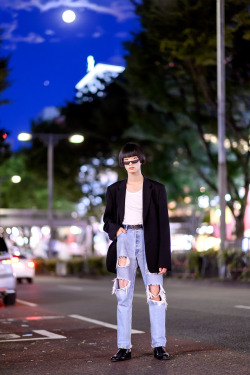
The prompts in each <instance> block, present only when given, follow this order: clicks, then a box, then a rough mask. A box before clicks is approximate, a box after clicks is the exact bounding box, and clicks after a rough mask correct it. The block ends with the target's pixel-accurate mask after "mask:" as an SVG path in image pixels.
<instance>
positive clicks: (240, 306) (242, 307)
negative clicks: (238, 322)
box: [234, 305, 250, 310]
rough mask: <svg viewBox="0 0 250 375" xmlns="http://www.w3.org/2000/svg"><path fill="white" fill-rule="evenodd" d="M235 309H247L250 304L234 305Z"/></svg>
mask: <svg viewBox="0 0 250 375" xmlns="http://www.w3.org/2000/svg"><path fill="white" fill-rule="evenodd" d="M234 307H236V309H247V310H250V306H245V305H235V306H234Z"/></svg>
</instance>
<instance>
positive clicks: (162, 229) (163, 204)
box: [158, 185, 171, 270]
mask: <svg viewBox="0 0 250 375" xmlns="http://www.w3.org/2000/svg"><path fill="white" fill-rule="evenodd" d="M158 204H159V210H158V212H159V235H160V241H159V244H160V247H159V261H158V266H159V267H161V268H167V269H168V270H171V239H170V226H169V217H168V202H167V193H166V189H165V186H164V185H162V186H161V188H160V191H159V202H158Z"/></svg>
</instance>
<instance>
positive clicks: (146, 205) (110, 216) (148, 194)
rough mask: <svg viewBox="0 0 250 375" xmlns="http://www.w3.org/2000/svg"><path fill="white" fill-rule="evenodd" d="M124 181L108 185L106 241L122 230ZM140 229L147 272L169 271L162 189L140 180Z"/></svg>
mask: <svg viewBox="0 0 250 375" xmlns="http://www.w3.org/2000/svg"><path fill="white" fill-rule="evenodd" d="M126 184H127V180H122V181H118V182H115V183H114V184H112V185H110V186H109V187H108V189H107V193H106V209H105V213H104V216H103V221H104V226H103V229H104V231H105V232H107V233H108V235H109V238H110V240H112V241H115V240H116V232H117V231H118V229H119V228H120V227H121V226H122V222H123V218H124V211H125V195H126ZM143 228H144V240H145V252H146V260H147V265H148V269H149V271H150V272H152V273H156V272H157V273H158V272H159V267H162V268H167V269H168V270H171V249H170V228H169V217H168V205H167V194H166V189H165V186H164V185H163V184H161V183H159V182H156V181H153V180H150V179H148V178H146V177H144V182H143Z"/></svg>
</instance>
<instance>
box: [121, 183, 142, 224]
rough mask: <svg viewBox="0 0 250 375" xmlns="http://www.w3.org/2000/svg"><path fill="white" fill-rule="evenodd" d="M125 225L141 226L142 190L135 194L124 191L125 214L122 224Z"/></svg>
mask: <svg viewBox="0 0 250 375" xmlns="http://www.w3.org/2000/svg"><path fill="white" fill-rule="evenodd" d="M122 224H126V225H137V224H143V219H142V188H141V190H139V191H137V192H136V193H130V192H129V191H128V190H126V197H125V213H124V219H123V223H122Z"/></svg>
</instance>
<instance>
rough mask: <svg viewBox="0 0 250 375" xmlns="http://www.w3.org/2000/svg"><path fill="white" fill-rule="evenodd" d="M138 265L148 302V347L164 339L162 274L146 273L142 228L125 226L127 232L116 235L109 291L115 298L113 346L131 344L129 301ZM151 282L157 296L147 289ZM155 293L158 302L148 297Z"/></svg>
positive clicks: (130, 308) (126, 347)
mask: <svg viewBox="0 0 250 375" xmlns="http://www.w3.org/2000/svg"><path fill="white" fill-rule="evenodd" d="M120 257H123V258H122V259H123V265H122V266H121V265H119V263H120V264H121V262H119V258H120ZM124 257H125V258H124ZM120 259H121V258H120ZM124 260H125V262H124ZM138 265H139V267H140V270H141V273H142V277H143V281H144V284H145V288H146V294H147V302H148V305H149V316H150V326H151V340H152V347H153V348H155V347H157V346H165V345H166V341H167V340H166V335H165V315H166V308H167V302H166V296H165V291H164V289H163V275H158V274H157V273H150V272H149V270H148V267H147V262H146V255H145V244H144V233H143V229H136V230H134V229H127V233H121V234H120V235H119V236H118V237H117V266H116V269H117V278H116V279H114V285H113V290H112V293H113V294H114V293H115V294H116V297H117V346H118V348H123V349H130V348H131V347H132V345H131V325H132V301H133V293H134V285H135V276H136V269H137V266H138ZM119 280H122V281H123V283H124V284H125V286H124V287H123V288H119ZM151 285H157V286H159V293H158V295H153V294H152V293H151V292H150V286H151ZM158 296H159V297H160V300H159V301H157V300H153V299H152V297H158Z"/></svg>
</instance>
